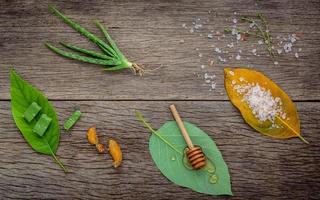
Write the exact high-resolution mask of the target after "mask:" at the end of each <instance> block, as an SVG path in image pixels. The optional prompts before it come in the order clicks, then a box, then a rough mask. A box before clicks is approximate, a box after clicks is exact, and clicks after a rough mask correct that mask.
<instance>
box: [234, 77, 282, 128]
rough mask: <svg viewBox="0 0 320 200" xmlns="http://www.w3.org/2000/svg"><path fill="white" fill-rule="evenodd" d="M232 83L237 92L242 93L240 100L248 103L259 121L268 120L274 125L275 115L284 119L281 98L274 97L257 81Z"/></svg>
mask: <svg viewBox="0 0 320 200" xmlns="http://www.w3.org/2000/svg"><path fill="white" fill-rule="evenodd" d="M232 85H233V89H234V90H236V92H237V93H238V94H241V95H243V98H242V101H243V102H246V103H247V104H248V106H249V108H250V109H251V111H252V114H253V115H254V116H255V117H256V118H257V119H258V120H259V121H260V122H265V121H267V120H270V121H271V122H272V123H273V125H275V124H274V121H275V118H276V117H277V116H279V117H281V118H282V119H286V113H284V112H283V109H282V101H281V99H280V98H279V97H274V96H273V95H272V94H271V92H270V90H267V89H265V88H264V87H261V86H260V85H259V84H258V83H256V84H254V83H251V84H250V83H248V84H242V85H238V84H235V83H234V82H233V83H232Z"/></svg>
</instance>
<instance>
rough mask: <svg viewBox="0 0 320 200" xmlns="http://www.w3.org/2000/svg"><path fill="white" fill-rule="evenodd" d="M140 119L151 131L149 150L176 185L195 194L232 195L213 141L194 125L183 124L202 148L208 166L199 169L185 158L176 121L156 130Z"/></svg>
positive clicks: (157, 163) (139, 117)
mask: <svg viewBox="0 0 320 200" xmlns="http://www.w3.org/2000/svg"><path fill="white" fill-rule="evenodd" d="M136 116H137V118H138V119H139V120H140V121H141V122H142V123H143V124H144V125H145V126H146V127H147V128H148V129H149V130H150V131H151V132H152V135H151V136H150V139H149V150H150V153H151V156H152V159H153V161H154V162H155V164H156V165H157V167H158V168H159V169H160V171H161V173H162V174H163V175H164V176H166V177H167V178H168V179H169V180H170V181H172V182H173V183H175V184H177V185H180V186H183V187H187V188H190V189H192V190H194V191H196V192H200V193H205V194H210V195H233V194H232V191H231V184H230V175H229V171H228V167H227V165H226V163H225V162H224V160H223V158H222V155H221V153H220V151H219V149H218V148H217V146H216V144H215V143H214V141H213V140H212V139H211V138H210V137H209V136H208V135H207V134H206V133H205V132H203V131H202V130H201V129H199V128H198V127H196V126H195V125H194V124H191V123H188V122H184V125H185V127H186V129H187V131H188V133H189V136H190V138H191V140H192V141H193V143H194V144H195V145H198V146H200V147H201V148H202V150H203V152H204V154H205V155H206V158H207V164H206V166H205V167H204V168H202V169H200V170H193V169H192V166H191V165H190V163H189V161H188V159H187V158H186V157H185V156H184V155H185V153H184V151H185V148H186V146H187V145H186V143H185V140H184V139H183V137H182V135H181V133H180V130H179V128H178V126H177V124H176V122H175V121H168V122H166V123H165V124H164V125H163V126H162V127H161V128H160V129H159V130H157V131H155V130H154V129H153V128H152V127H151V125H150V124H148V123H147V121H146V120H145V119H144V118H143V116H142V115H141V113H139V112H137V113H136Z"/></svg>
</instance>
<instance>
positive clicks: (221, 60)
mask: <svg viewBox="0 0 320 200" xmlns="http://www.w3.org/2000/svg"><path fill="white" fill-rule="evenodd" d="M218 59H219V61H220V62H223V63H225V62H227V60H226V59H225V58H222V57H221V56H218Z"/></svg>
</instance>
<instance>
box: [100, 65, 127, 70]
mask: <svg viewBox="0 0 320 200" xmlns="http://www.w3.org/2000/svg"><path fill="white" fill-rule="evenodd" d="M125 68H130V66H125V65H117V66H114V67H108V68H104V70H105V71H117V70H120V69H125Z"/></svg>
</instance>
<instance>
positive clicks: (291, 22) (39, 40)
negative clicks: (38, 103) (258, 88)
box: [0, 0, 320, 200]
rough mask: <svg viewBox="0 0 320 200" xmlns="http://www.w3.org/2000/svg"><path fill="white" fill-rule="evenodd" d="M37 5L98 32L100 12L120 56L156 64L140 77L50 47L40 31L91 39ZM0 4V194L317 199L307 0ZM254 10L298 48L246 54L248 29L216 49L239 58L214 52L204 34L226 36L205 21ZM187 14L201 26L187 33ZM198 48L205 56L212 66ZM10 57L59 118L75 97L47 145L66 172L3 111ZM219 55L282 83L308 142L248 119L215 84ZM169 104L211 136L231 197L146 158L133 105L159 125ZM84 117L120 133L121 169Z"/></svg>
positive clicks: (314, 38)
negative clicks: (96, 143)
mask: <svg viewBox="0 0 320 200" xmlns="http://www.w3.org/2000/svg"><path fill="white" fill-rule="evenodd" d="M48 4H54V5H56V6H57V7H58V8H60V9H61V10H62V11H63V12H64V13H66V14H67V15H68V16H69V17H70V18H72V19H74V20H76V21H78V22H79V23H81V24H82V25H84V26H85V27H87V28H88V29H89V30H92V31H93V32H94V33H97V34H98V35H101V34H100V33H99V31H98V30H97V28H96V27H95V25H94V23H93V20H95V19H99V20H102V21H103V24H104V25H106V26H108V27H109V31H110V34H111V35H112V36H113V38H114V39H115V40H116V41H117V43H118V44H119V46H120V48H121V49H122V50H123V52H124V53H125V54H126V55H127V56H128V57H129V58H130V59H131V60H133V61H135V62H138V63H143V64H145V65H146V66H147V67H148V68H151V69H153V68H157V67H159V66H161V68H160V69H157V70H155V71H153V72H152V73H147V74H145V76H143V77H140V76H135V75H133V74H132V72H131V71H130V70H127V71H121V72H118V73H106V72H104V71H103V70H102V68H101V66H96V65H91V64H85V63H80V62H77V61H73V60H69V59H65V58H62V57H59V56H57V55H56V54H54V53H53V52H51V51H49V50H48V49H46V48H45V47H44V42H46V41H50V42H53V43H55V44H57V42H58V41H67V42H69V43H73V44H78V45H79V46H82V47H86V48H90V47H92V48H95V47H94V46H93V45H92V44H90V42H88V41H87V40H86V39H85V38H83V37H81V36H80V35H79V34H77V33H76V32H75V31H73V30H72V29H71V28H69V27H67V26H66V25H65V24H63V23H62V22H61V21H60V20H59V19H57V17H55V16H53V15H52V14H51V13H50V12H49V10H48V8H47V6H48ZM0 8H1V9H0V120H1V122H0V133H1V134H0V152H1V153H0V199H31V198H36V199H197V200H200V199H320V173H319V170H320V134H319V133H320V132H319V130H320V123H319V120H320V81H319V78H320V68H319V62H320V39H319V38H320V2H319V1H318V0H308V1H302V0H300V1H299V0H293V1H290V0H270V1H253V0H240V1H231V0H217V1H213V0H201V1H200V0H194V1H191V0H190V1H188V0H179V1H168V0H153V1H143V0H133V1H132V0H117V1H103V0H99V1H80V0H72V1H67V0H64V1H48V0H44V1H40V0H39V1H36V0H25V1H15V0H13V1H11V0H2V1H1V2H0ZM209 11H210V12H209ZM257 13H262V14H264V15H265V16H266V17H267V18H268V21H269V23H270V31H271V34H272V35H274V36H277V35H282V36H288V35H291V34H293V33H299V40H298V41H297V42H295V46H294V48H295V50H294V51H299V58H298V59H297V58H295V56H294V52H291V53H289V54H280V55H279V56H278V57H277V61H278V62H279V64H278V65H274V61H272V60H271V59H270V58H269V57H268V56H267V54H266V53H265V51H263V50H259V55H260V56H254V55H253V54H252V52H251V50H252V49H253V48H254V47H253V45H256V44H257V39H255V38H250V39H249V40H248V41H246V42H240V43H239V44H237V45H238V46H237V48H231V49H229V53H228V54H227V56H228V55H236V54H237V52H238V50H239V49H240V48H241V49H242V54H241V56H242V59H240V60H236V59H234V58H233V59H230V60H228V62H227V63H220V62H219V60H218V56H219V54H217V53H216V52H214V50H213V49H214V48H213V46H212V44H215V45H216V47H220V48H224V49H226V44H227V43H228V41H231V40H232V38H231V37H232V36H230V35H226V37H225V38H224V37H222V38H220V40H218V38H217V37H216V36H214V38H213V39H210V38H208V37H207V34H208V32H210V30H213V31H214V33H216V31H220V32H223V29H224V28H225V27H227V26H230V25H232V19H233V18H238V19H239V18H240V16H242V15H248V16H253V15H256V14H257ZM198 18H199V19H200V20H202V24H203V27H202V28H201V29H199V30H195V32H194V33H190V29H191V28H190V27H191V26H192V22H194V21H195V20H196V21H197V20H198ZM183 24H186V26H187V28H184V27H183ZM260 48H261V47H260ZM298 49H300V50H298ZM199 54H201V55H202V56H199ZM247 57H248V58H247ZM208 59H212V60H214V64H213V65H212V66H210V65H207V60H208ZM203 64H204V65H205V68H204V69H202V68H201V67H200V66H201V65H203ZM11 66H14V67H15V69H16V71H17V72H18V73H20V74H21V75H22V76H23V77H24V78H25V79H26V80H27V81H29V82H30V83H32V84H33V85H35V86H36V87H38V88H39V89H40V90H42V91H43V92H44V93H45V94H46V95H47V96H48V98H49V100H50V101H51V102H52V103H53V104H54V106H55V107H56V110H57V113H58V117H59V122H60V124H61V125H62V124H63V122H64V121H65V120H66V119H67V117H68V116H69V115H70V113H71V112H72V111H73V110H74V109H75V108H79V109H80V110H81V111H82V112H83V116H82V118H81V120H80V121H79V122H78V123H77V124H76V126H75V127H74V128H73V129H72V130H71V131H70V132H69V133H66V132H65V131H64V130H62V132H61V142H60V146H59V149H58V152H57V154H58V156H59V158H60V159H61V160H62V161H63V162H64V164H65V165H66V166H67V167H68V168H69V169H70V170H71V171H72V172H71V173H68V174H65V173H64V172H63V171H62V170H61V169H60V168H59V167H58V165H56V164H55V163H54V161H53V160H52V159H51V157H49V156H45V155H40V154H37V153H35V152H34V151H33V150H32V149H31V148H30V146H28V144H27V143H26V142H25V141H24V139H23V137H22V136H21V134H20V133H19V131H18V129H17V128H16V126H15V124H14V122H13V119H12V116H11V110H10V95H9V69H10V67H11ZM226 66H232V67H235V66H249V67H252V68H254V69H256V70H259V71H261V72H263V73H264V74H266V75H267V76H268V77H270V78H271V79H273V80H274V81H275V82H276V83H277V84H278V85H279V86H280V87H281V88H283V89H284V90H285V91H286V92H287V93H288V94H289V95H290V96H291V98H292V99H293V101H294V102H295V104H296V106H297V109H298V112H299V117H300V120H301V132H302V135H303V136H304V137H305V138H306V139H307V140H308V141H310V144H309V145H306V144H304V143H303V142H301V141H300V140H299V139H297V138H295V139H289V140H276V139H272V138H269V137H266V136H263V135H261V134H259V133H257V132H256V131H254V130H253V129H252V128H251V127H249V126H248V125H247V124H246V123H245V122H244V120H243V119H242V117H241V115H240V114H239V112H238V111H237V109H236V108H234V107H233V106H232V104H231V103H230V101H229V100H228V97H227V95H226V93H225V90H224V84H223V81H224V78H223V68H224V67H226ZM205 73H208V74H211V75H212V74H215V77H214V78H213V79H214V83H216V87H215V88H214V89H212V88H211V86H210V85H208V84H207V83H206V82H205V79H204V76H205ZM211 83H212V82H211ZM210 90H211V91H210ZM171 103H175V104H176V105H177V107H178V109H179V111H180V113H181V115H182V116H183V118H184V119H187V120H188V121H191V122H193V123H195V124H197V125H198V126H199V127H200V128H201V129H203V130H204V131H205V132H207V133H208V134H209V135H210V136H211V137H212V138H213V139H214V140H215V142H216V143H217V145H218V147H219V148H220V150H221V152H222V154H223V156H224V159H225V161H226V163H227V164H228V166H229V170H230V175H231V181H232V189H233V192H234V196H233V197H225V196H224V197H223V196H220V197H212V196H209V195H204V194H199V193H196V192H193V191H191V190H190V189H187V188H183V187H179V186H177V185H174V184H173V183H171V182H170V181H168V180H167V179H166V178H165V177H164V176H163V175H162V174H161V173H160V171H159V170H158V169H157V167H156V166H155V165H154V163H153V161H152V159H151V156H150V154H149V150H148V137H149V136H150V132H149V131H148V130H146V129H145V128H144V127H143V126H142V125H141V124H140V123H139V122H138V121H137V120H136V118H135V116H134V111H135V110H139V111H141V112H142V113H143V114H144V115H145V116H146V117H147V118H148V119H150V121H151V122H152V123H153V124H154V126H155V127H160V126H161V125H162V124H163V123H164V122H165V121H166V120H170V119H172V117H171V114H170V113H169V105H170V104H171ZM92 125H95V126H96V127H97V129H98V133H99V136H100V138H101V140H103V141H105V142H106V141H107V139H109V138H115V139H116V140H118V141H119V143H120V144H121V146H122V148H123V154H124V160H123V163H122V166H121V168H119V169H113V167H112V166H111V165H112V162H111V158H110V156H109V155H97V153H96V151H95V150H94V148H93V147H92V146H90V145H89V144H88V143H87V140H86V131H87V129H88V127H90V126H92ZM61 128H62V126H61Z"/></svg>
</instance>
